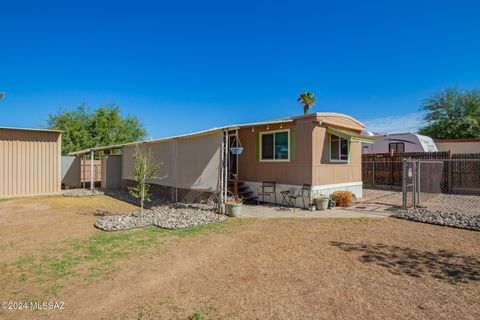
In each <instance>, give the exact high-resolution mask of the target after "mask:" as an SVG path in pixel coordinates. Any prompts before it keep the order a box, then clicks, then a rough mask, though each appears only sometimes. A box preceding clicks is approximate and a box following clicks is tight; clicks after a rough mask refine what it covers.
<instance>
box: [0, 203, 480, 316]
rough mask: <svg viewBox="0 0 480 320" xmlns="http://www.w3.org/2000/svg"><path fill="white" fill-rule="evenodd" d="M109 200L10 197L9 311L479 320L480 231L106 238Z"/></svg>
mask: <svg viewBox="0 0 480 320" xmlns="http://www.w3.org/2000/svg"><path fill="white" fill-rule="evenodd" d="M132 208H134V207H133V206H131V205H129V204H125V203H122V202H119V201H117V200H114V199H111V198H108V197H105V196H99V197H91V198H78V199H67V198H58V197H51V198H31V199H20V200H8V201H2V202H0V230H1V232H0V254H1V260H0V270H1V274H2V278H1V279H0V280H1V281H0V301H34V302H43V301H57V302H64V303H65V305H64V310H51V311H45V310H43V311H31V310H0V319H43V318H45V319H338V318H342V319H479V318H480V305H479V304H478V301H479V299H480V232H474V231H466V230H460V229H453V228H446V227H438V226H431V225H426V224H421V223H415V222H410V221H404V220H397V219H394V218H384V219H365V218H362V219H305V218H303V219H288V218H286V219H245V218H244V219H241V218H240V219H238V218H237V219H230V220H229V221H228V222H226V223H223V224H219V225H213V226H208V227H203V228H197V229H193V230H188V231H163V230H160V229H157V228H147V229H142V230H133V231H126V232H118V233H104V232H100V231H98V230H95V229H94V228H93V222H94V221H95V216H96V215H98V214H103V213H104V211H109V212H117V213H121V212H125V211H128V210H131V209H132Z"/></svg>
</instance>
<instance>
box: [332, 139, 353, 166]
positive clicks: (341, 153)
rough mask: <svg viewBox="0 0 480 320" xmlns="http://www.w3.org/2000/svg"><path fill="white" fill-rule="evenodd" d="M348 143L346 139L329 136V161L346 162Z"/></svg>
mask: <svg viewBox="0 0 480 320" xmlns="http://www.w3.org/2000/svg"><path fill="white" fill-rule="evenodd" d="M349 148H350V141H348V139H345V138H342V137H339V136H336V135H334V134H330V161H331V162H348V152H349Z"/></svg>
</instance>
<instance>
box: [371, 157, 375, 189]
mask: <svg viewBox="0 0 480 320" xmlns="http://www.w3.org/2000/svg"><path fill="white" fill-rule="evenodd" d="M372 189H375V161H372Z"/></svg>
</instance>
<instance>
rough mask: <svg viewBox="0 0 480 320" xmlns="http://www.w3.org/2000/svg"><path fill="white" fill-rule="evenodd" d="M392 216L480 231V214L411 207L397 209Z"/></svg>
mask: <svg viewBox="0 0 480 320" xmlns="http://www.w3.org/2000/svg"><path fill="white" fill-rule="evenodd" d="M393 216H394V217H397V218H402V219H408V220H413V221H420V222H425V223H431V224H437V225H441V226H449V227H457V228H462V229H469V230H478V231H480V215H472V214H462V213H458V212H447V211H440V210H432V209H428V208H417V209H413V208H411V209H408V210H399V211H397V212H396V213H394V214H393Z"/></svg>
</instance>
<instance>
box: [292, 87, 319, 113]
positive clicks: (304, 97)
mask: <svg viewBox="0 0 480 320" xmlns="http://www.w3.org/2000/svg"><path fill="white" fill-rule="evenodd" d="M297 101H298V102H300V103H301V104H303V114H308V111H310V108H311V107H313V106H314V105H315V102H316V99H315V96H314V95H313V93H311V92H302V93H300V96H299V97H298V99H297Z"/></svg>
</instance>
